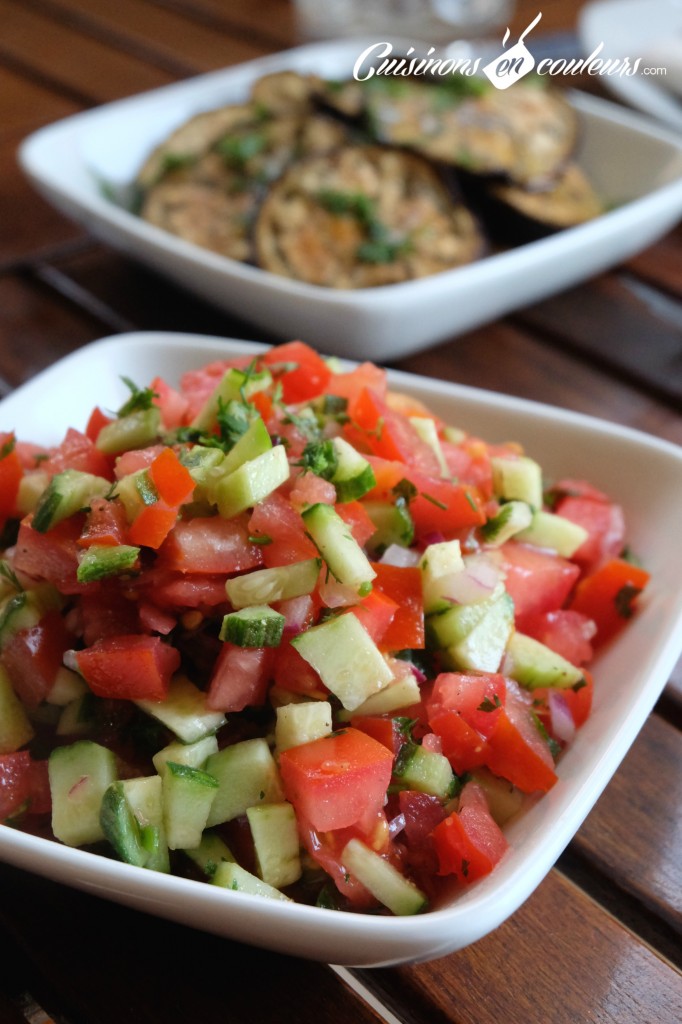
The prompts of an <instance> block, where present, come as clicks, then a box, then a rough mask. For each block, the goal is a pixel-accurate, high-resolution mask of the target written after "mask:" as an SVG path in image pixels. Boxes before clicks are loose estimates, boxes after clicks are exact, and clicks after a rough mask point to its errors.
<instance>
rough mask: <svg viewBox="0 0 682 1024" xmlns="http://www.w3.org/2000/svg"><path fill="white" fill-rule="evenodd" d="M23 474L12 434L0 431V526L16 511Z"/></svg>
mask: <svg viewBox="0 0 682 1024" xmlns="http://www.w3.org/2000/svg"><path fill="white" fill-rule="evenodd" d="M23 475H24V470H23V467H22V464H21V459H20V458H19V455H18V454H17V451H16V443H15V440H14V434H4V433H0V527H1V526H2V524H3V523H4V521H5V520H6V519H8V518H9V517H10V516H14V515H16V513H17V507H16V504H17V494H18V493H19V484H20V483H21V478H22V477H23Z"/></svg>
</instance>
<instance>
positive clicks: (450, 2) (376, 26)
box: [294, 0, 515, 43]
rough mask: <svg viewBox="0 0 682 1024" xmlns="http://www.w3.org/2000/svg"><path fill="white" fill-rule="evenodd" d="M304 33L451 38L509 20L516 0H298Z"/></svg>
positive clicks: (317, 36) (433, 39) (311, 36)
mask: <svg viewBox="0 0 682 1024" xmlns="http://www.w3.org/2000/svg"><path fill="white" fill-rule="evenodd" d="M294 6H295V8H296V15H297V22H298V30H299V33H300V35H301V36H302V37H303V38H307V39H330V38H334V37H337V36H364V37H376V36H377V35H378V34H379V35H385V34H387V33H390V34H391V35H392V36H400V37H402V38H403V39H408V40H409V39H415V40H417V41H420V42H428V43H447V42H450V41H452V40H453V39H457V38H465V37H466V38H471V37H475V36H478V35H482V34H484V33H487V32H490V31H493V30H495V29H497V28H499V26H501V25H503V24H506V22H507V20H508V18H509V17H510V15H511V14H512V12H513V10H514V6H515V3H514V0H294Z"/></svg>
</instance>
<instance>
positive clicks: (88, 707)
mask: <svg viewBox="0 0 682 1024" xmlns="http://www.w3.org/2000/svg"><path fill="white" fill-rule="evenodd" d="M91 698H92V694H91V693H90V691H88V692H87V693H84V694H83V696H82V697H76V698H75V699H74V700H72V701H69V703H68V704H66V705H64V707H63V709H62V713H61V715H60V716H59V721H58V722H57V726H56V730H55V731H56V733H57V736H87V735H88V733H89V732H90V730H91V728H92V726H93V721H94V719H93V714H92V699H91Z"/></svg>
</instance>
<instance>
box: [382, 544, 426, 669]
mask: <svg viewBox="0 0 682 1024" xmlns="http://www.w3.org/2000/svg"><path fill="white" fill-rule="evenodd" d="M372 568H373V569H374V571H375V572H376V577H375V579H374V581H373V584H372V585H373V587H374V589H375V590H377V591H379V593H381V594H384V595H385V596H386V597H388V598H390V599H391V601H393V602H394V603H395V604H396V605H397V610H396V613H395V615H394V616H393V618H392V620H391V622H390V623H389V625H388V628H387V630H386V632H385V633H384V634H383V636H382V637H381V643H380V646H381V648H382V650H384V651H402V650H405V649H406V648H408V647H409V648H411V649H412V650H421V649H422V648H423V647H424V645H425V642H426V641H425V633H424V602H423V596H422V580H421V569H419V568H418V567H417V566H415V567H412V566H398V565H386V564H384V563H382V562H373V563H372Z"/></svg>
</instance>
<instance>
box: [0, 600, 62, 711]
mask: <svg viewBox="0 0 682 1024" xmlns="http://www.w3.org/2000/svg"><path fill="white" fill-rule="evenodd" d="M74 643H75V638H74V636H73V635H72V634H71V633H70V632H69V631H68V629H67V628H66V624H65V622H64V619H63V618H62V616H61V613H60V612H58V611H49V612H46V613H45V615H43V617H42V618H41V619H40V622H38V623H36V625H35V626H30V627H29V628H28V629H22V630H19V632H18V633H15V634H14V635H13V636H10V637H9V639H8V640H7V641H6V643H5V644H4V647H3V650H2V662H3V664H4V666H5V668H6V669H7V672H8V673H9V677H10V679H11V681H12V686H13V687H14V689H15V690H16V692H17V694H18V696H19V697H20V698H21V700H22V701H23V702H24V703H25V704H28V705H29V706H30V707H37V705H38V704H40V703H41V702H42V701H43V700H44V699H45V697H46V696H47V695H48V693H49V692H50V690H51V689H52V686H53V683H54V681H55V677H56V675H57V672H58V671H59V669H60V668H61V665H62V659H63V655H64V651H66V650H68V649H69V648H70V647H73V645H74Z"/></svg>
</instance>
